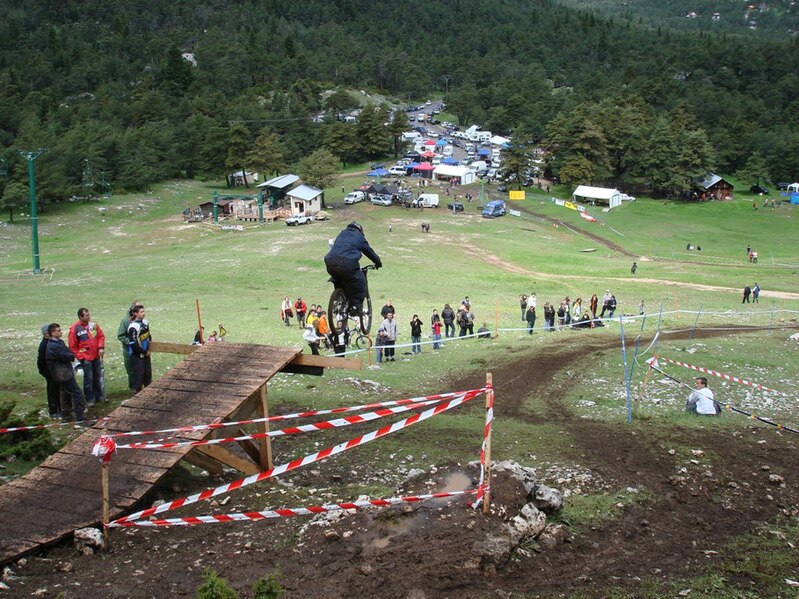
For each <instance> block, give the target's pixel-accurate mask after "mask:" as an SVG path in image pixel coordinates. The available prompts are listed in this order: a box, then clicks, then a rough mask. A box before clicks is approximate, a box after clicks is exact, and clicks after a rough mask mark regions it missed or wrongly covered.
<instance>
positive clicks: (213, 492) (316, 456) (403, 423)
mask: <svg viewBox="0 0 799 599" xmlns="http://www.w3.org/2000/svg"><path fill="white" fill-rule="evenodd" d="M485 390H486V389H485V388H482V389H473V390H471V391H464V392H462V393H461V394H460V395H459V396H458V397H455V398H454V399H451V400H449V401H447V402H440V403H438V405H436V406H433V407H431V408H429V409H427V410H425V411H424V412H420V413H418V414H414V415H413V416H409V417H408V418H405V419H403V420H400V421H399V422H395V423H394V424H391V425H389V426H385V427H383V428H381V429H378V430H375V431H372V432H370V433H367V434H366V435H361V436H359V437H354V438H352V439H350V440H348V441H344V442H343V443H339V444H338V445H335V446H333V447H328V448H326V449H323V450H322V451H317V452H316V453H312V454H309V455H306V456H305V457H302V458H299V459H296V460H293V461H291V462H287V463H285V464H281V465H280V466H276V467H274V468H271V469H269V470H264V471H263V472H259V473H258V474H253V475H251V476H248V477H246V478H240V479H238V480H235V481H233V482H230V483H227V484H224V485H222V486H219V487H216V488H215V489H206V490H205V491H202V492H200V493H196V494H194V495H191V496H189V497H183V498H182V499H176V500H174V501H170V502H167V503H163V504H161V505H158V506H155V507H151V508H148V509H146V510H141V511H139V512H135V513H133V514H130V515H129V516H123V517H122V518H118V519H116V520H114V521H113V522H112V524H124V523H126V522H133V521H136V520H141V519H142V518H149V517H150V516H153V515H155V514H162V513H164V512H168V511H170V510H174V509H177V508H179V507H183V506H185V505H190V504H192V503H196V502H198V501H203V500H206V499H210V498H212V497H216V496H218V495H222V494H224V493H228V492H229V491H234V490H236V489H239V488H242V487H246V486H248V485H251V484H254V483H257V482H260V481H262V480H266V479H268V478H272V477H274V476H278V475H280V474H283V473H285V472H289V471H291V470H295V469H297V468H300V467H302V466H307V465H308V464H313V463H315V462H318V461H321V460H324V459H326V458H329V457H331V456H334V455H337V454H339V453H343V452H344V451H347V450H349V449H353V448H354V447H358V446H360V445H364V444H366V443H370V442H371V441H374V440H376V439H379V438H380V437H384V436H386V435H390V434H391V433H395V432H397V431H399V430H402V429H403V428H406V427H408V426H411V425H413V424H416V423H417V422H422V421H423V420H427V419H428V418H432V417H433V416H435V415H437V414H440V413H442V412H446V411H448V410H451V409H452V408H455V407H457V406H459V405H461V404H464V403H466V402H467V401H470V400H472V399H474V398H475V397H477V396H478V395H480V394H482V393H484V392H485Z"/></svg>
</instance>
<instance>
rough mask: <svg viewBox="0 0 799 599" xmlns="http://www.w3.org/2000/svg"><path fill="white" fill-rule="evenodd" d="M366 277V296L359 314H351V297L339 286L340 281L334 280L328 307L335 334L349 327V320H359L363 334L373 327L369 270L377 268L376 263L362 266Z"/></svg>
mask: <svg viewBox="0 0 799 599" xmlns="http://www.w3.org/2000/svg"><path fill="white" fill-rule="evenodd" d="M361 270H362V271H363V276H364V279H365V280H366V297H365V298H364V300H363V305H362V306H361V312H360V313H359V314H357V315H352V314H350V298H349V297H348V296H347V292H346V291H344V289H343V288H341V287H340V286H339V283H338V281H332V282H333V285H334V287H335V289H333V293H332V294H331V295H330V303H329V304H328V307H327V314H328V322H329V324H330V328H331V330H332V331H333V333H334V334H336V335H340V334H341V333H342V332H344V329H345V328H349V327H347V322H348V321H349V320H355V321H357V322H358V327H359V328H360V331H361V333H362V334H363V335H368V334H369V331H370V330H371V329H372V298H371V297H369V281H368V279H367V271H369V270H377V269H376V268H375V267H374V265H372V264H367V265H366V266H363V267H361Z"/></svg>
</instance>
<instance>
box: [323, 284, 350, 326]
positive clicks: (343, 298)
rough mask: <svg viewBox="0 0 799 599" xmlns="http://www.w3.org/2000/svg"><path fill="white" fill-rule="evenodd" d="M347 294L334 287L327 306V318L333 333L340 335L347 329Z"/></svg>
mask: <svg viewBox="0 0 799 599" xmlns="http://www.w3.org/2000/svg"><path fill="white" fill-rule="evenodd" d="M349 304H350V303H349V301H348V300H347V294H346V293H344V290H343V289H338V288H336V289H334V290H333V293H332V294H331V296H330V303H329V304H328V306H327V320H328V324H329V325H330V330H331V331H333V334H334V335H341V333H343V332H344V331H345V330H346V329H347V318H348V316H347V310H348V309H349Z"/></svg>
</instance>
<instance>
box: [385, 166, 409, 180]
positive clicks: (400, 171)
mask: <svg viewBox="0 0 799 599" xmlns="http://www.w3.org/2000/svg"><path fill="white" fill-rule="evenodd" d="M388 172H389V173H391V174H392V175H396V176H398V177H401V176H402V175H407V174H408V169H406V168H405V167H404V166H400V165H398V164H395V165H394V166H392V167H391V168H390V169H388Z"/></svg>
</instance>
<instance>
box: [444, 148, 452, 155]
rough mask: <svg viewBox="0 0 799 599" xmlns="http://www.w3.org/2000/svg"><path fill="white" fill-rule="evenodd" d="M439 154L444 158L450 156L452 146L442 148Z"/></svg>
mask: <svg viewBox="0 0 799 599" xmlns="http://www.w3.org/2000/svg"><path fill="white" fill-rule="evenodd" d="M441 153H442V154H444V156H452V146H444V149H443V150H441Z"/></svg>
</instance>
